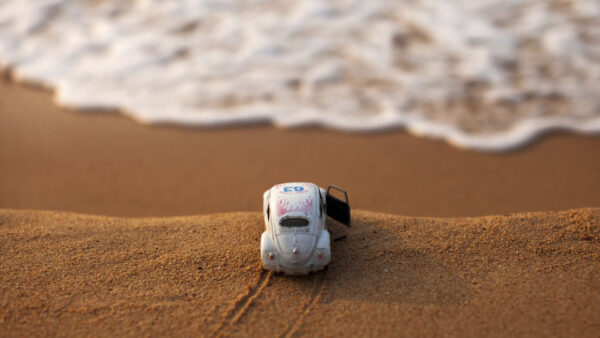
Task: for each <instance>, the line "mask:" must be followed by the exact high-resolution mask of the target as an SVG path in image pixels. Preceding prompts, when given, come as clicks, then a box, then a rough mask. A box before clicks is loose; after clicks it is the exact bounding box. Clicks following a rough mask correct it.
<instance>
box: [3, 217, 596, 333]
mask: <svg viewBox="0 0 600 338" xmlns="http://www.w3.org/2000/svg"><path fill="white" fill-rule="evenodd" d="M354 217H355V218H354V219H355V221H354V225H353V228H351V229H345V228H343V227H341V226H338V225H336V224H332V226H331V228H332V230H333V232H334V237H339V236H341V235H347V238H346V239H344V240H340V241H336V242H333V261H332V264H331V265H330V267H329V269H327V270H326V271H324V272H321V273H316V274H312V275H309V276H306V277H288V276H283V275H277V274H271V273H266V272H263V271H261V268H260V262H259V256H258V247H259V239H260V234H261V232H262V229H263V224H262V220H261V215H260V214H258V213H232V214H219V215H209V216H198V217H181V218H154V219H126V218H107V217H97V216H84V215H79V214H70V213H56V212H37V211H14V210H4V211H0V271H1V273H0V288H1V292H0V332H3V333H4V334H7V333H8V334H10V335H14V336H16V335H32V334H36V335H39V334H43V335H87V334H94V335H111V336H113V335H124V334H128V335H139V334H143V335H159V334H160V335H163V334H164V335H192V334H197V333H202V334H214V335H243V336H245V335H265V334H267V335H297V334H307V335H308V334H311V335H312V334H316V333H320V334H324V335H338V334H343V333H345V334H348V333H352V334H355V335H372V336H374V335H382V334H386V335H389V334H392V333H394V334H404V335H411V336H412V335H417V334H418V335H433V334H435V335H440V334H448V335H453V336H459V335H460V336H464V335H469V336H489V335H498V334H503V335H532V334H534V335H562V336H564V335H578V336H584V335H587V336H592V335H596V334H597V333H598V331H599V330H600V316H599V315H598V313H600V209H581V210H571V211H565V212H552V213H528V214H517V215H508V216H491V217H482V218H467V219H435V218H405V217H399V216H391V215H383V214H377V213H372V212H366V211H357V212H355V213H354Z"/></svg>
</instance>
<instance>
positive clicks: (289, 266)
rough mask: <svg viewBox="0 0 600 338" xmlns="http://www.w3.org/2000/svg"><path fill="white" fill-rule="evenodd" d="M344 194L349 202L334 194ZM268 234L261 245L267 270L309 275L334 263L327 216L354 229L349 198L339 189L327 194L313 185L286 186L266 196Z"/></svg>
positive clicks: (265, 214)
mask: <svg viewBox="0 0 600 338" xmlns="http://www.w3.org/2000/svg"><path fill="white" fill-rule="evenodd" d="M332 189H333V190H338V191H340V192H341V193H343V195H344V198H345V201H344V200H341V199H339V198H337V197H335V196H333V195H332V194H331V193H330V191H331V190H332ZM263 212H264V218H265V226H266V231H265V232H263V234H262V237H261V241H260V255H261V260H262V264H263V268H264V269H266V270H271V271H276V272H284V273H286V274H307V273H309V272H311V271H317V270H321V269H323V268H324V267H325V266H327V265H328V264H329V262H330V261H331V245H330V237H329V231H328V230H327V223H326V222H325V220H326V218H327V216H330V217H331V218H333V219H335V220H337V221H338V222H340V223H342V224H345V225H347V226H350V204H349V203H348V194H347V193H346V191H344V190H343V189H340V188H338V187H336V186H329V188H327V191H325V190H324V189H322V188H320V187H319V186H317V185H316V184H313V183H283V184H277V185H275V186H273V187H272V188H271V189H269V190H267V191H265V193H264V194H263Z"/></svg>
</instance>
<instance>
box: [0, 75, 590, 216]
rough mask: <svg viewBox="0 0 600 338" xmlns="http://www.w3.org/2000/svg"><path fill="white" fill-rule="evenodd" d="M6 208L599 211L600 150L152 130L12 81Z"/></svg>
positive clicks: (580, 141)
mask: <svg viewBox="0 0 600 338" xmlns="http://www.w3.org/2000/svg"><path fill="white" fill-rule="evenodd" d="M0 121H2V122H1V123H0V207H3V208H16V209H46V210H59V211H75V212H83V213H92V214H102V215H113V216H179V215H190V214H205V213H213V212H233V211H256V210H260V208H261V200H260V198H261V194H262V192H263V191H265V190H266V189H267V188H269V187H270V186H272V185H273V184H276V183H280V182H289V181H297V180H298V181H310V182H315V183H317V184H320V185H322V186H327V185H329V184H336V185H339V186H342V187H344V188H346V189H347V190H348V192H349V195H350V202H351V204H352V206H353V207H354V208H361V209H368V210H374V211H382V212H388V213H393V214H402V215H411V216H476V215H489V214H504V213H509V212H521V211H544V210H564V209H569V208H580V207H595V206H599V205H600V194H599V193H598V187H600V174H599V173H600V138H599V137H597V136H596V137H595V136H577V135H572V134H552V135H550V136H547V137H544V138H542V139H541V140H538V141H536V142H534V143H533V144H532V145H530V146H527V147H525V148H523V149H521V150H519V151H516V152H510V153H506V154H490V153H477V152H471V151H465V150H461V149H457V148H454V147H452V146H450V145H448V144H446V143H444V142H441V141H436V140H430V139H423V138H418V137H414V136H412V135H409V134H408V133H406V132H403V131H398V130H396V131H390V132H387V133H378V134H349V133H340V132H335V131H329V130H322V129H319V128H306V129H296V130H281V129H277V128H273V127H271V126H267V125H261V126H246V127H239V126H238V127H228V128H220V129H185V128H177V127H172V126H160V127H148V126H144V125H141V124H138V123H136V122H134V121H131V120H129V119H128V118H125V117H122V116H119V115H117V114H92V113H86V112H74V111H69V110H64V109H59V108H57V107H56V106H55V105H54V104H53V103H52V97H51V93H49V92H47V91H43V90H40V89H35V88H31V87H26V86H23V85H19V84H13V83H9V82H8V81H2V82H0Z"/></svg>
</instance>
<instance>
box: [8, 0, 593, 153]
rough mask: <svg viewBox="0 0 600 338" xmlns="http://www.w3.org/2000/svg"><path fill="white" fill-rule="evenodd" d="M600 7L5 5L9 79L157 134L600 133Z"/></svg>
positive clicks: (515, 1) (466, 137)
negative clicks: (254, 129) (302, 130)
mask: <svg viewBox="0 0 600 338" xmlns="http://www.w3.org/2000/svg"><path fill="white" fill-rule="evenodd" d="M599 18H600V2H598V1H597V0H570V1H569V0H561V1H552V0H548V1H543V2H540V1H537V0H478V1H470V0H454V1H446V0H415V1H391V0H390V1H383V0H381V1H378V0H348V1H320V0H297V1H292V0H281V1H276V0H270V1H266V0H254V1H250V0H246V1H241V0H214V1H199V0H179V1H160V0H138V1H127V2H124V1H117V0H102V1H100V0H70V1H68V0H4V1H0V64H1V65H2V66H3V67H5V68H10V69H11V70H12V73H13V75H14V77H15V78H16V79H18V80H22V81H30V82H35V83H39V84H42V85H44V86H48V87H50V88H53V89H55V93H56V94H55V95H56V101H57V103H58V104H60V105H62V106H67V107H74V108H83V109H86V108H93V109H119V110H121V111H123V112H124V113H126V114H129V115H130V116H132V117H134V118H135V119H137V120H139V121H142V122H145V123H177V124H185V125H199V126H217V125H223V124H231V123H244V122H253V121H271V122H273V123H274V124H276V125H278V126H284V127H293V126H298V125H306V124H318V125H323V126H326V127H330V128H336V129H342V130H350V131H365V130H366V131H369V130H379V129H387V128H395V127H406V128H407V129H409V130H410V131H412V132H414V133H417V134H419V135H425V136H431V137H437V138H443V139H446V140H448V141H449V142H451V143H453V144H456V145H459V146H463V147H467V148H473V149H482V150H502V149H507V148H510V147H513V146H517V145H520V144H522V143H523V142H526V141H528V140H529V139H531V138H532V137H533V136H535V135H536V134H538V133H540V132H543V131H545V130H548V129H556V128H559V129H568V130H574V131H577V132H597V131H600V95H599V94H600V19H599Z"/></svg>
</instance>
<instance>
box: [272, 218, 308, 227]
mask: <svg viewBox="0 0 600 338" xmlns="http://www.w3.org/2000/svg"><path fill="white" fill-rule="evenodd" d="M279 224H281V226H284V227H288V228H295V227H305V226H307V225H308V220H307V219H306V218H285V219H282V220H281V222H279Z"/></svg>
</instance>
